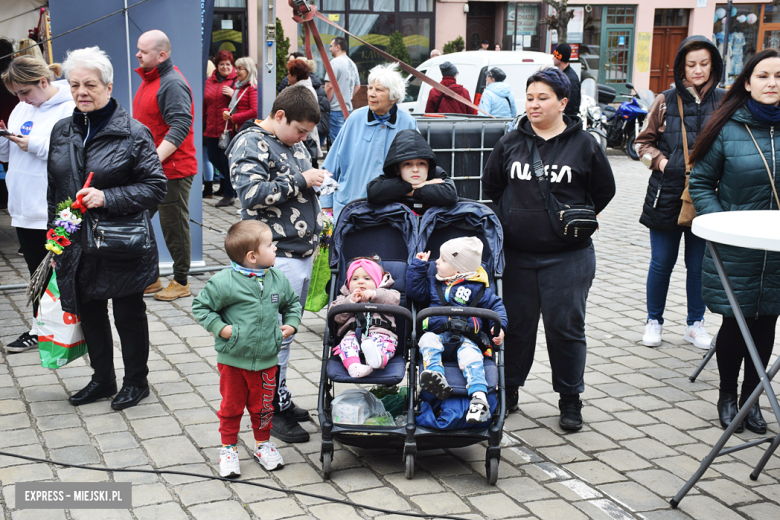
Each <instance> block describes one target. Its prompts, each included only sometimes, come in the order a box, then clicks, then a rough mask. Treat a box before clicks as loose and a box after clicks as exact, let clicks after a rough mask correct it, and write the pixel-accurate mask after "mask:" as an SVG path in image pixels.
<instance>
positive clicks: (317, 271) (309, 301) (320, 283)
mask: <svg viewBox="0 0 780 520" xmlns="http://www.w3.org/2000/svg"><path fill="white" fill-rule="evenodd" d="M328 249H329V248H327V247H326V248H324V249H320V250H319V252H318V254H317V258H316V259H315V260H314V265H313V267H312V270H311V282H309V294H308V296H306V310H307V311H311V312H318V311H319V310H320V309H322V308H323V307H325V305H327V304H328V293H327V292H326V291H325V287H326V286H327V285H328V281H329V280H330V266H329V265H328V256H329V255H328V253H329V251H328Z"/></svg>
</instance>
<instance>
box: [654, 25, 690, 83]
mask: <svg viewBox="0 0 780 520" xmlns="http://www.w3.org/2000/svg"><path fill="white" fill-rule="evenodd" d="M687 36H688V27H655V28H653V49H652V53H651V55H650V90H652V91H653V92H655V93H659V92H663V91H664V90H667V89H669V87H670V85H671V84H673V83H674V59H675V57H676V56H677V51H678V50H679V48H680V44H681V43H682V41H683V40H684V39H685V38H686V37H687Z"/></svg>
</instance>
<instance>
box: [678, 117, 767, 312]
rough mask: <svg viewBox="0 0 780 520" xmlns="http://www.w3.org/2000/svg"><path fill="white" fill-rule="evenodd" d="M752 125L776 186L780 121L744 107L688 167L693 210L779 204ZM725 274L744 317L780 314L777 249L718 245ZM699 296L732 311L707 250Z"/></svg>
mask: <svg viewBox="0 0 780 520" xmlns="http://www.w3.org/2000/svg"><path fill="white" fill-rule="evenodd" d="M745 124H747V125H748V126H749V127H750V130H751V131H752V132H753V136H754V137H755V138H756V141H757V142H758V145H759V146H760V147H761V151H762V152H763V154H764V157H765V158H766V161H767V163H768V164H769V168H770V169H771V170H772V176H773V179H774V183H775V186H777V187H778V190H780V184H779V183H778V176H777V174H778V173H780V150H778V149H777V147H776V140H777V141H778V144H780V127H778V128H777V133H778V135H775V128H774V127H769V126H768V125H766V124H764V123H759V122H758V121H756V120H755V119H754V118H753V115H752V114H751V113H750V111H749V110H748V109H747V107H742V108H740V109H739V110H737V112H736V113H735V114H734V115H733V116H732V117H731V120H729V121H728V122H727V123H726V124H725V125H724V126H723V128H722V129H721V131H720V134H718V138H717V139H716V140H715V143H714V144H713V145H712V148H711V149H710V150H709V152H708V153H707V155H705V156H704V158H703V159H701V160H699V161H697V162H696V164H695V166H694V167H693V170H692V171H691V176H690V181H689V184H690V186H689V188H690V193H691V198H692V199H693V204H694V206H695V207H696V214H697V215H705V214H707V213H718V212H720V211H751V210H768V209H774V210H776V209H778V208H777V203H776V202H775V200H774V194H773V192H772V186H771V185H770V183H769V176H768V175H767V171H766V167H765V166H764V162H763V161H762V160H761V156H759V155H758V151H757V150H756V145H755V144H753V140H752V139H751V138H750V134H749V133H748V131H747V129H746V128H745ZM718 252H719V253H720V256H721V259H722V260H723V265H724V267H725V269H726V274H727V275H728V276H729V280H730V281H731V285H732V286H733V287H734V293H735V295H736V297H737V301H738V302H739V305H740V307H741V308H742V313H743V314H744V315H745V317H746V318H747V317H750V316H767V315H780V253H772V252H767V251H760V250H756V249H744V248H741V247H733V246H724V245H719V246H718ZM702 297H703V298H704V302H705V303H706V304H707V307H708V308H709V309H710V310H711V311H712V312H714V313H716V314H722V315H723V316H729V317H733V316H734V311H733V310H732V309H731V306H730V305H729V302H728V299H727V298H726V291H725V290H724V289H723V285H722V284H721V282H720V278H719V277H718V273H717V271H716V270H715V263H714V262H713V261H712V256H711V255H710V252H709V250H707V252H706V254H705V255H704V265H703V267H702Z"/></svg>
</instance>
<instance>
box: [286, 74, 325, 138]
mask: <svg viewBox="0 0 780 520" xmlns="http://www.w3.org/2000/svg"><path fill="white" fill-rule="evenodd" d="M284 79H287V78H284ZM309 79H311V86H312V87H314V90H315V91H316V92H317V102H318V103H319V104H320V122H319V123H317V133H318V134H320V139H322V138H323V137H325V136H326V135H328V134H329V133H330V101H328V96H327V95H326V94H325V87H323V86H322V80H321V79H320V78H318V77H317V75H316V74H310V75H309Z"/></svg>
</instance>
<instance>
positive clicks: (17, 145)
mask: <svg viewBox="0 0 780 520" xmlns="http://www.w3.org/2000/svg"><path fill="white" fill-rule="evenodd" d="M61 74H62V68H61V67H60V65H59V64H57V63H55V64H53V65H49V64H47V63H46V62H45V61H43V60H40V59H38V58H34V57H32V56H20V57H18V58H16V59H14V60H13V61H12V62H11V63H10V65H8V68H7V69H6V71H5V72H4V73H3V75H2V80H3V84H4V85H5V87H6V88H7V89H8V91H9V92H10V93H11V94H13V95H15V96H16V97H18V98H19V101H20V103H18V104H17V105H16V106H15V107H14V109H13V111H12V112H11V115H10V116H9V117H8V127H7V130H8V131H9V132H11V135H9V136H7V137H2V138H0V162H7V163H8V172H7V174H6V185H7V186H8V213H10V214H11V225H12V226H14V227H15V228H16V236H17V238H18V239H19V245H20V246H21V250H22V255H23V256H24V260H25V263H27V269H28V270H29V272H30V275H32V274H33V273H34V272H35V270H36V269H37V268H38V265H40V263H41V262H42V261H43V258H44V257H45V256H46V249H45V248H44V246H45V245H46V229H47V225H46V224H47V218H48V217H47V207H46V191H47V189H48V182H47V179H46V160H47V157H48V155H49V136H50V134H51V130H52V128H53V127H54V124H55V123H56V122H57V121H59V120H60V119H62V118H64V117H68V116H69V115H71V114H72V113H73V107H74V106H75V104H74V103H73V98H72V97H71V95H70V89H69V88H68V85H67V83H66V82H64V81H55V80H56V77H57V76H59V75H61ZM0 128H2V129H6V126H5V124H3V123H0ZM37 313H38V305H37V303H35V302H33V316H35V315H36V314H37ZM30 321H31V322H32V324H33V326H32V329H31V330H30V331H29V332H25V333H24V334H22V335H21V336H19V338H18V339H17V340H15V341H13V342H11V343H9V344H8V345H6V350H7V351H8V352H24V351H25V350H27V349H30V348H34V347H35V346H36V345H38V331H37V328H36V326H35V320H34V319H31V320H30Z"/></svg>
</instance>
